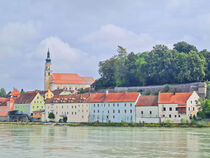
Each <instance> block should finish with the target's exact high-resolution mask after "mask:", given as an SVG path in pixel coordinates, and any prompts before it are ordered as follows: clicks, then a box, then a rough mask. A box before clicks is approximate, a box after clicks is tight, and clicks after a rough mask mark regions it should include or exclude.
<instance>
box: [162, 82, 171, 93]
mask: <svg viewBox="0 0 210 158" xmlns="http://www.w3.org/2000/svg"><path fill="white" fill-rule="evenodd" d="M169 89H170V87H169V86H168V84H167V85H165V86H164V88H163V89H162V91H161V92H168V91H169Z"/></svg>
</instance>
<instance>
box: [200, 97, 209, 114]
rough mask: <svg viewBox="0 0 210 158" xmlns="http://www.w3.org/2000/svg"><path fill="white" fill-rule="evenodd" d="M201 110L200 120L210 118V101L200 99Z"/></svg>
mask: <svg viewBox="0 0 210 158" xmlns="http://www.w3.org/2000/svg"><path fill="white" fill-rule="evenodd" d="M199 101H200V106H201V109H200V111H199V112H198V117H200V118H210V100H209V99H202V98H200V100H199Z"/></svg>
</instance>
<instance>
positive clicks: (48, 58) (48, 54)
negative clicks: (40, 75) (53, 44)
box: [46, 48, 51, 64]
mask: <svg viewBox="0 0 210 158" xmlns="http://www.w3.org/2000/svg"><path fill="white" fill-rule="evenodd" d="M47 63H51V59H50V51H49V48H48V51H47V59H46V64H47Z"/></svg>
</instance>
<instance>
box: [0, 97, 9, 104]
mask: <svg viewBox="0 0 210 158" xmlns="http://www.w3.org/2000/svg"><path fill="white" fill-rule="evenodd" d="M7 100H8V98H4V97H0V103H3V102H5V101H7Z"/></svg>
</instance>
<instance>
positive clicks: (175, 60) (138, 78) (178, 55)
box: [94, 42, 210, 89]
mask: <svg viewBox="0 0 210 158" xmlns="http://www.w3.org/2000/svg"><path fill="white" fill-rule="evenodd" d="M117 51H118V54H117V55H115V56H113V57H112V58H110V59H107V60H105V61H101V62H100V63H99V74H100V76H101V77H100V78H99V79H97V80H96V81H95V83H94V85H95V87H96V89H102V88H112V87H116V86H120V87H129V86H144V85H161V84H174V83H189V82H196V81H204V80H210V74H209V73H210V71H208V70H209V69H210V67H209V66H210V64H209V61H210V52H208V51H207V50H203V51H201V52H198V50H197V49H196V47H195V46H193V45H190V44H188V43H186V42H178V43H176V44H174V48H173V49H169V48H168V47H166V46H164V45H156V46H154V47H153V49H152V50H151V51H150V52H143V53H138V54H135V53H133V52H131V53H128V52H127V51H126V49H125V48H123V47H121V46H118V50H117ZM166 88H167V87H166Z"/></svg>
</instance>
